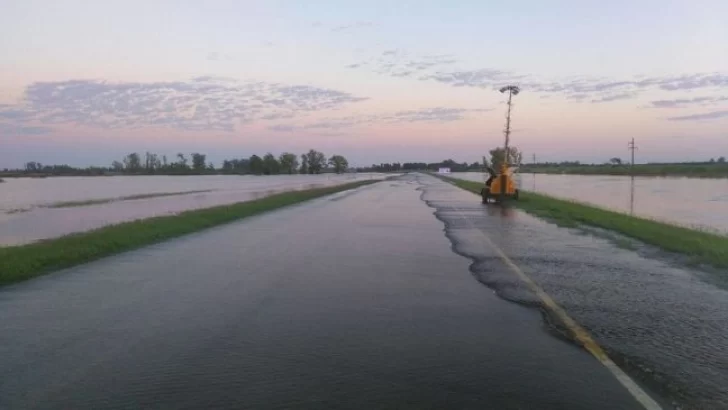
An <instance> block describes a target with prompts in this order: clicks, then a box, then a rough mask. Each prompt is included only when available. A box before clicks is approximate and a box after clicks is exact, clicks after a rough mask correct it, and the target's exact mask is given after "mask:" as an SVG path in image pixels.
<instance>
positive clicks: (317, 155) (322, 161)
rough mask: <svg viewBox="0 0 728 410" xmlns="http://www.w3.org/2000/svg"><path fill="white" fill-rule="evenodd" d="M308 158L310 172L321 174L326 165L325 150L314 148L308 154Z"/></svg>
mask: <svg viewBox="0 0 728 410" xmlns="http://www.w3.org/2000/svg"><path fill="white" fill-rule="evenodd" d="M306 160H307V161H308V173H309V174H320V173H321V171H322V170H323V169H324V167H326V155H324V153H323V152H319V151H316V150H314V149H312V150H310V151H308V153H307V154H306Z"/></svg>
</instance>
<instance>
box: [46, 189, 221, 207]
mask: <svg viewBox="0 0 728 410" xmlns="http://www.w3.org/2000/svg"><path fill="white" fill-rule="evenodd" d="M210 191H212V189H198V190H195V191H179V192H156V193H151V194H137V195H128V196H120V197H115V198H100V199H88V200H84V201H66V202H54V203H52V204H48V205H43V208H71V207H76V206H88V205H100V204H108V203H109V202H116V201H134V200H138V199H148V198H158V197H163V196H177V195H187V194H199V193H203V192H210Z"/></svg>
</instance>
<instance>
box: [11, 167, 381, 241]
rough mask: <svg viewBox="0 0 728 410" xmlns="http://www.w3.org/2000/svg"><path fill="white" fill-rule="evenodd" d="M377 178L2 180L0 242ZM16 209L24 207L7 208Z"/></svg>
mask: <svg viewBox="0 0 728 410" xmlns="http://www.w3.org/2000/svg"><path fill="white" fill-rule="evenodd" d="M383 177H385V175H382V174H357V175H356V176H355V175H354V174H349V175H286V176H267V177H246V176H243V177H241V176H214V175H213V176H189V177H155V176H151V177H145V176H139V177H74V178H45V179H27V178H23V179H15V180H11V181H10V182H8V183H4V184H3V186H2V191H3V192H0V193H1V194H2V196H0V245H10V244H18V243H26V242H31V241H35V240H39V239H46V238H53V237H57V236H61V235H65V234H69V233H72V232H79V231H86V230H89V229H95V228H99V227H102V226H104V225H109V224H115V223H120V222H124V221H130V220H134V219H140V218H149V217H152V216H159V215H169V214H174V213H178V212H182V211H186V210H190V209H200V208H207V207H211V206H216V205H223V204H230V203H234V202H241V201H249V200H252V199H256V198H261V197H264V196H268V195H271V194H274V193H278V192H283V191H287V190H300V189H308V188H314V187H320V186H330V185H338V184H343V183H347V182H352V181H354V180H363V179H370V178H374V179H380V178H383ZM5 188H7V189H5ZM203 189H212V190H213V191H211V192H204V193H194V194H187V195H176V196H167V197H158V198H148V199H139V200H129V201H115V202H110V203H105V204H99V205H89V206H78V207H69V208H44V207H42V205H47V204H51V203H55V202H61V201H64V202H65V201H79V200H88V199H104V198H113V197H120V196H129V195H137V194H149V193H155V192H156V193H159V192H176V191H191V190H203ZM17 209H25V210H26V211H24V212H17V211H15V212H14V211H13V210H17Z"/></svg>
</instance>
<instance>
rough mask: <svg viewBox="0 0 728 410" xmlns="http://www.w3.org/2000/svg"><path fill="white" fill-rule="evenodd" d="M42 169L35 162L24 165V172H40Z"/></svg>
mask: <svg viewBox="0 0 728 410" xmlns="http://www.w3.org/2000/svg"><path fill="white" fill-rule="evenodd" d="M42 168H43V167H41V165H40V164H39V163H37V162H35V161H30V162H26V163H25V171H26V172H36V171H40V170H41V169H42Z"/></svg>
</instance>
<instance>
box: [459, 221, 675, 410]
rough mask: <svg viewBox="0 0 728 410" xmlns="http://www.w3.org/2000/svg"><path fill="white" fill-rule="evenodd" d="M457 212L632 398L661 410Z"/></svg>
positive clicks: (506, 257) (504, 255) (497, 248)
mask: <svg viewBox="0 0 728 410" xmlns="http://www.w3.org/2000/svg"><path fill="white" fill-rule="evenodd" d="M457 212H458V213H459V214H460V216H461V217H462V218H463V219H465V221H466V222H467V223H468V225H469V226H470V227H471V228H472V229H475V230H477V231H478V232H480V234H481V235H482V237H483V239H484V240H485V242H486V243H487V244H488V245H489V246H490V247H491V248H493V250H495V252H496V253H497V254H498V256H500V258H501V259H502V260H503V262H505V264H506V265H507V266H508V267H509V268H510V270H511V271H512V272H513V273H514V274H515V275H516V276H518V277H519V278H520V279H521V280H522V281H523V282H525V283H526V285H527V286H528V287H529V288H530V289H531V290H532V291H533V292H534V293H535V294H536V296H538V298H539V299H541V302H543V304H544V306H545V307H546V308H547V309H549V310H550V311H551V312H552V313H553V314H555V315H556V317H558V318H559V320H561V322H562V323H563V324H564V325H565V326H566V327H567V328H568V329H569V330H570V331H571V333H572V334H573V335H574V338H575V339H576V340H577V341H578V342H579V343H581V345H582V346H584V348H585V349H586V350H587V351H588V352H589V353H591V354H592V356H594V357H595V358H596V359H597V360H598V361H599V363H601V364H602V365H604V367H606V368H607V370H609V371H610V372H611V373H612V375H614V377H615V378H616V379H617V381H619V382H620V383H621V384H622V386H624V387H625V388H626V389H627V390H628V391H629V392H630V393H631V394H632V396H634V398H635V399H636V400H637V401H638V402H639V403H640V404H642V406H643V407H644V408H645V409H647V410H661V409H662V408H661V407H660V405H659V404H657V402H656V401H655V400H653V399H652V398H651V397H650V396H649V395H648V394H647V393H646V392H645V391H644V390H643V389H642V388H641V387H640V386H639V385H637V383H635V381H634V380H632V378H631V377H629V376H628V375H627V373H625V372H624V371H623V370H622V369H620V368H619V366H617V364H616V363H614V362H613V361H612V359H610V358H609V356H607V353H606V352H604V350H603V349H602V348H601V347H600V346H599V345H598V344H597V342H595V341H594V339H593V338H592V337H591V335H590V334H589V332H587V331H586V329H584V328H583V327H581V326H580V325H579V324H578V323H576V321H575V320H574V319H572V318H571V317H570V316H569V315H568V314H566V312H565V311H564V309H562V308H561V306H559V305H558V304H557V303H556V302H555V301H554V300H553V299H552V298H551V296H549V295H548V293H546V292H545V291H544V290H543V289H541V287H540V286H539V285H538V284H536V282H534V281H533V280H531V278H530V277H528V275H526V274H525V273H523V271H522V270H521V268H519V267H518V265H516V264H515V263H514V262H513V260H511V258H509V257H508V255H506V254H505V252H503V250H502V249H501V248H499V247H498V245H496V244H495V242H493V240H492V239H490V237H489V236H488V235H487V234H486V233H485V232H484V231H483V230H482V229H478V228H477V227H475V225H473V223H472V222H471V221H470V219H469V218H468V217H467V216H465V215H464V214H463V213H462V212H461V211H460V210H459V209H457Z"/></svg>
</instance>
